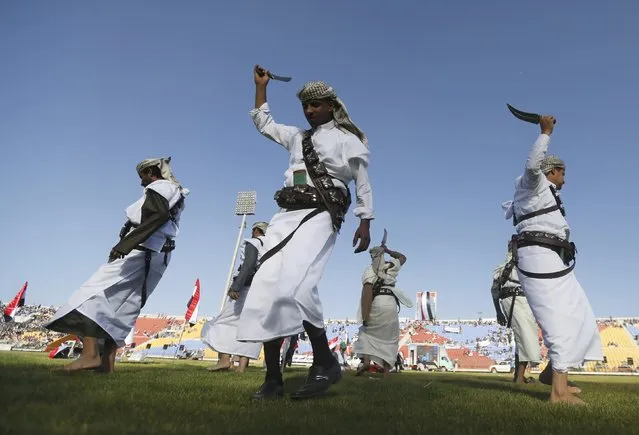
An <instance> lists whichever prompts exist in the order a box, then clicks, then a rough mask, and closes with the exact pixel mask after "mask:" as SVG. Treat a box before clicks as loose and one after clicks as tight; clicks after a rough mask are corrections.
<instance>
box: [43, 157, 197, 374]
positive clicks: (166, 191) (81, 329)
mask: <svg viewBox="0 0 639 435" xmlns="http://www.w3.org/2000/svg"><path fill="white" fill-rule="evenodd" d="M170 161H171V159H170V157H169V158H167V159H148V160H144V161H143V162H141V163H140V164H138V166H137V168H136V169H137V173H138V176H139V177H140V180H141V184H142V186H143V187H144V194H143V196H142V197H141V198H140V199H139V200H138V201H136V202H135V203H133V204H132V205H130V206H129V207H127V209H126V216H127V221H126V223H125V225H124V227H123V228H122V230H121V231H120V242H119V243H117V244H116V245H115V246H114V247H113V249H111V252H110V254H109V259H108V262H107V263H106V264H103V265H102V266H101V267H100V268H99V269H98V271H97V272H96V273H95V274H93V276H92V277H91V278H89V280H88V281H87V282H85V283H84V284H83V285H82V286H81V287H80V289H79V290H78V291H76V292H75V293H74V294H73V295H72V296H71V298H70V299H69V301H68V302H67V304H66V305H64V306H62V307H61V308H60V309H59V310H58V311H57V312H56V313H55V315H54V316H53V318H52V320H51V321H50V322H49V323H48V324H46V325H44V326H45V327H46V328H48V329H51V330H53V331H58V332H65V333H70V334H75V335H79V336H81V337H82V341H83V349H82V355H81V356H80V358H78V359H77V360H75V361H74V362H73V363H71V364H69V365H67V366H64V367H63V370H66V371H77V370H90V369H100V370H101V371H103V372H105V373H109V372H112V371H113V369H114V365H115V355H116V352H117V349H118V348H119V347H122V346H124V344H125V340H126V337H127V335H128V334H129V332H130V331H131V329H132V328H133V327H134V326H135V321H136V319H137V318H138V316H139V314H140V310H141V309H142V307H143V306H144V304H145V303H146V300H147V298H148V297H149V296H150V295H151V293H153V290H154V289H155V287H156V286H157V284H158V283H159V282H160V279H161V278H162V275H163V274H164V271H165V270H166V268H167V266H168V264H169V261H170V260H171V251H173V249H174V248H175V242H174V240H175V238H176V237H177V235H178V229H179V222H180V216H181V214H182V210H183V209H184V197H185V196H186V195H188V193H189V192H188V190H187V189H183V188H182V187H181V186H180V184H179V182H178V181H177V180H176V179H175V177H174V176H173V173H172V171H171V168H170V166H169V162H170ZM100 342H103V345H104V351H103V353H102V356H101V355H100V350H99V344H100Z"/></svg>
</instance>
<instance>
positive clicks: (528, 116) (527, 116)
mask: <svg viewBox="0 0 639 435" xmlns="http://www.w3.org/2000/svg"><path fill="white" fill-rule="evenodd" d="M506 106H508V110H510V113H512V114H513V115H514V116H515V118H518V119H521V120H522V121H526V122H530V123H531V124H539V122H540V121H541V115H538V114H537V113H529V112H523V111H521V110H519V109H515V108H514V107H513V106H511V105H510V104H508V103H506ZM555 123H557V120H555Z"/></svg>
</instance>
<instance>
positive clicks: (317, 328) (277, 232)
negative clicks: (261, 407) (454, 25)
mask: <svg viewBox="0 0 639 435" xmlns="http://www.w3.org/2000/svg"><path fill="white" fill-rule="evenodd" d="M254 80H255V108H254V109H253V110H252V111H251V112H250V114H251V118H252V119H253V122H254V123H255V126H256V127H257V129H258V131H259V132H260V133H261V134H263V135H264V136H266V137H267V138H269V139H271V140H273V141H275V142H277V143H279V144H280V145H282V147H284V149H285V150H286V151H288V153H289V166H288V169H287V170H286V172H285V187H284V188H283V189H281V190H280V191H278V192H277V193H276V201H277V202H278V205H279V206H280V208H281V210H280V211H279V212H278V213H276V214H275V216H273V219H272V220H271V222H270V223H269V229H268V234H267V236H266V242H265V248H266V249H267V252H266V254H264V257H263V261H262V263H261V265H260V268H259V270H258V271H257V273H256V275H255V277H254V279H253V284H252V286H251V291H250V292H249V294H248V297H247V299H246V302H245V304H244V309H243V310H242V315H241V317H240V327H239V329H238V336H237V338H238V340H240V341H255V342H263V343H264V357H265V362H266V367H267V373H266V379H265V382H264V384H263V385H262V386H261V387H260V389H259V390H258V391H257V392H256V393H255V394H254V398H255V399H266V398H274V397H280V396H282V395H283V393H284V389H283V385H284V384H283V381H282V374H281V371H280V369H279V362H280V361H279V355H280V346H281V338H282V337H287V336H291V335H294V334H297V333H300V332H302V331H303V330H305V331H306V334H307V336H308V338H309V340H310V341H311V346H312V348H313V357H314V361H313V365H312V367H311V369H310V370H309V376H308V378H307V381H306V383H305V384H304V386H302V388H301V389H300V390H298V391H297V392H295V393H294V394H292V396H291V398H293V399H305V398H309V397H314V396H317V395H319V394H322V393H323V392H324V391H326V390H327V389H328V388H329V387H330V386H331V385H332V384H334V383H335V382H337V381H339V379H340V378H341V370H340V367H339V365H338V364H337V362H336V361H335V359H334V358H333V356H332V354H331V351H330V350H329V348H328V340H327V338H326V331H325V330H324V316H323V313H322V304H321V302H320V299H319V292H318V289H317V285H318V284H319V281H320V279H321V277H322V274H323V272H324V268H325V266H326V264H327V262H328V259H329V257H330V255H331V252H332V251H333V247H334V245H335V239H336V237H337V231H338V230H339V228H340V226H341V223H342V221H343V219H344V215H345V213H346V211H347V209H348V206H349V204H350V194H349V192H348V184H349V183H350V182H351V181H355V185H356V197H357V200H356V207H355V215H356V216H358V217H359V218H360V224H359V228H358V229H357V231H356V232H355V236H354V238H353V246H355V245H356V244H357V242H358V241H359V246H358V247H357V249H356V250H355V252H356V253H358V252H363V251H365V250H366V249H368V245H369V243H370V234H369V228H370V220H371V219H373V210H372V189H371V186H370V183H369V180H368V161H369V150H368V147H367V145H366V137H365V136H364V134H363V133H362V131H361V130H359V128H357V126H356V125H355V124H354V123H353V121H352V120H351V118H350V116H349V115H348V112H347V111H346V107H345V105H344V103H343V102H342V100H341V99H339V98H338V97H337V95H336V94H335V91H334V90H333V88H331V87H330V86H328V85H326V84H325V83H323V82H311V83H307V84H306V85H305V86H304V88H303V89H302V90H301V91H300V92H299V93H298V98H299V99H300V102H301V103H302V109H303V111H304V115H305V117H306V119H307V121H308V122H309V124H310V125H311V130H304V129H301V128H297V127H292V126H286V125H282V124H278V123H276V122H275V121H274V119H273V117H272V115H271V112H270V109H269V105H268V104H267V102H266V87H267V84H268V82H269V73H268V71H266V70H265V69H263V68H261V67H259V66H256V67H255V69H254ZM314 180H315V181H317V182H318V183H316V182H315V181H314Z"/></svg>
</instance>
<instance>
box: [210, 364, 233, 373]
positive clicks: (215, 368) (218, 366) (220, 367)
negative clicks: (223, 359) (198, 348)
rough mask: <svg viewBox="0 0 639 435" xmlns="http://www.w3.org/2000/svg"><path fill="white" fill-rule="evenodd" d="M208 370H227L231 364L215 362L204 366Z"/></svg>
mask: <svg viewBox="0 0 639 435" xmlns="http://www.w3.org/2000/svg"><path fill="white" fill-rule="evenodd" d="M206 369H207V370H208V371H210V372H227V371H229V370H231V365H230V364H229V365H226V364H221V365H220V364H215V365H214V366H211V367H207V368H206Z"/></svg>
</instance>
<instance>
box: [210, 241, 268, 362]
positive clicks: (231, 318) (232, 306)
mask: <svg viewBox="0 0 639 435" xmlns="http://www.w3.org/2000/svg"><path fill="white" fill-rule="evenodd" d="M258 239H259V240H258ZM264 239H265V237H264V236H260V237H258V238H251V239H246V240H245V244H243V245H242V250H241V252H240V264H243V263H244V250H245V247H246V243H250V244H251V245H253V246H254V247H255V248H256V249H257V261H258V263H259V261H260V258H261V257H262V255H264V252H265V251H264ZM260 241H261V242H262V243H260ZM249 291H250V286H243V287H242V288H241V289H239V291H238V292H239V297H238V298H237V299H231V298H230V297H229V296H227V301H226V304H225V305H224V309H223V310H222V312H221V313H220V314H219V315H218V316H216V317H215V318H213V319H212V320H210V321H208V322H206V323H205V324H204V326H203V327H202V332H201V337H202V341H204V343H206V344H207V345H208V346H209V347H210V348H211V349H213V350H214V351H216V352H218V353H226V354H229V355H237V356H244V357H247V358H250V359H257V358H258V357H259V355H260V349H261V347H262V345H261V344H260V343H247V342H241V341H238V340H237V329H238V326H239V321H240V314H241V313H242V310H243V309H244V302H245V301H246V297H247V296H248V294H249Z"/></svg>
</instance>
